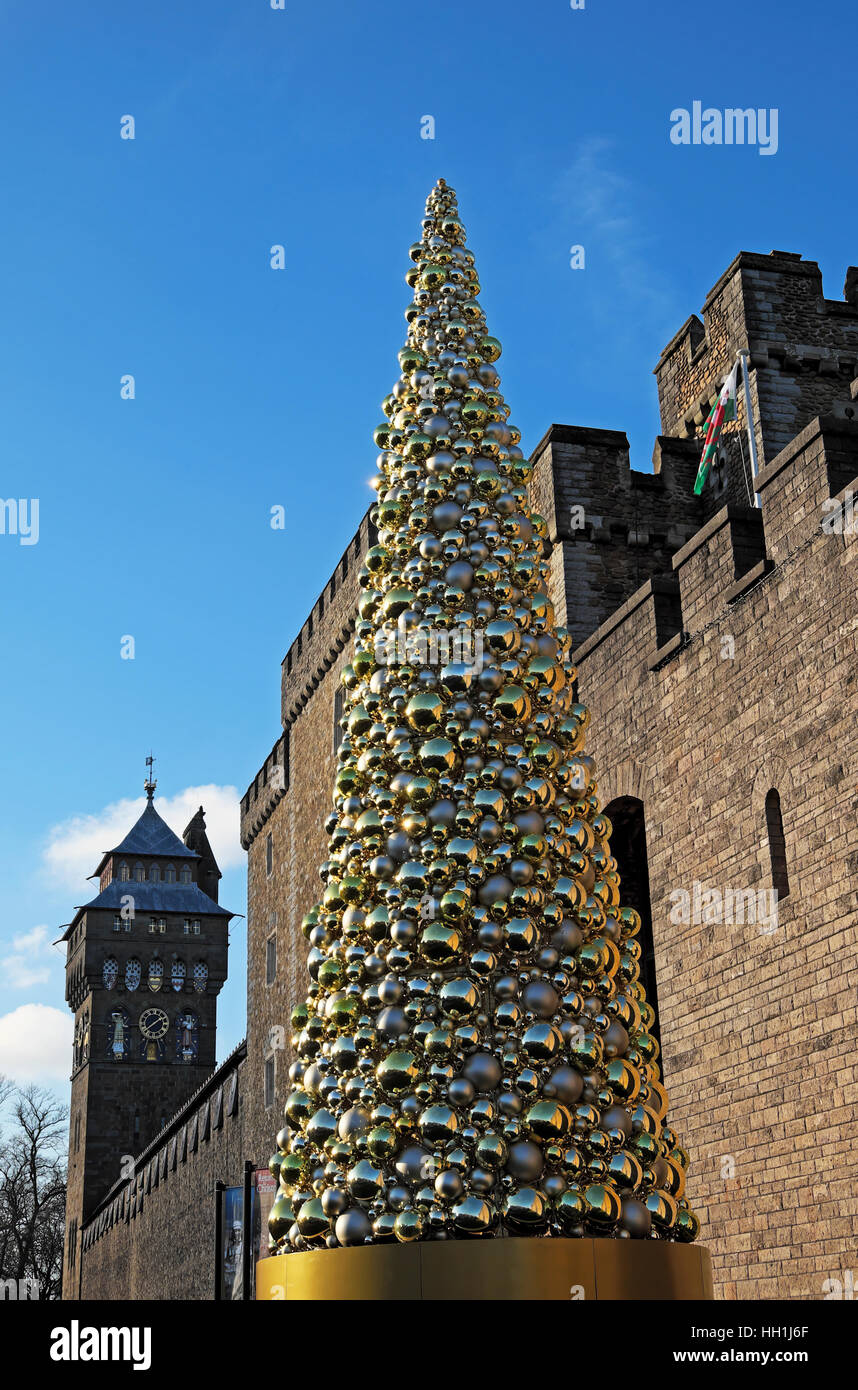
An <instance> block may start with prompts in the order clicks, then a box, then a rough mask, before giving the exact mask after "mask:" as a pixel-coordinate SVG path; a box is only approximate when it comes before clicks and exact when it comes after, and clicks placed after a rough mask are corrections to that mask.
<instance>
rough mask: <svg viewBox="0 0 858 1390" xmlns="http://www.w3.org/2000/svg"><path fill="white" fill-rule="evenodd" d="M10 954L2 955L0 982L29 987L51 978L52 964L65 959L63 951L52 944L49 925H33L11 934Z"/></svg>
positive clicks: (6, 985)
mask: <svg viewBox="0 0 858 1390" xmlns="http://www.w3.org/2000/svg"><path fill="white" fill-rule="evenodd" d="M10 944H11V950H10V952H9V954H8V955H5V956H0V986H5V987H6V988H7V989H29V988H30V987H31V986H32V985H43V984H46V983H47V981H48V980H50V978H51V974H52V971H51V965H54V966H55V967H56V966H57V965H58V964H60V963H61V962H62V959H63V954H64V953H63V952H58V951H57V950H56V949H55V948H54V947H53V946H52V945H51V933H50V931H49V929H48V928H47V927H33V928H32V929H31V930H30V931H26V932H19V933H18V935H17V936H13V937H12V941H11V943H10Z"/></svg>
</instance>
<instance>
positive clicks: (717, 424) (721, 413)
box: [694, 362, 739, 494]
mask: <svg viewBox="0 0 858 1390" xmlns="http://www.w3.org/2000/svg"><path fill="white" fill-rule="evenodd" d="M738 370H739V363H738V362H736V363H735V365H734V367H733V370H732V372H731V373H730V375H729V376H728V378H727V380H726V381H725V382H724V385H723V386H722V387H721V394H720V396H719V397H718V399H717V401H716V402H715V404H714V405H713V407H712V409H711V411H710V412H709V419H708V420H707V421H706V440H705V443H704V445H703V453H702V454H701V455H700V467H699V468H698V470H697V477H696V478H695V480H694V491H695V493H697V494H699V493H701V492H702V491H703V484H704V483H705V482H706V475H707V473H708V472H709V467H710V465H711V463H712V460H713V459H714V457H715V450H716V449H717V448H718V440H719V439H720V437H721V430H722V427H723V425H724V421H725V420H735V418H736V375H737V373H738Z"/></svg>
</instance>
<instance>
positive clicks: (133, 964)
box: [125, 956, 141, 990]
mask: <svg viewBox="0 0 858 1390" xmlns="http://www.w3.org/2000/svg"><path fill="white" fill-rule="evenodd" d="M140 975H141V970H140V962H139V960H138V959H137V957H136V956H132V957H131V959H130V960H128V961H126V962H125V988H126V989H127V990H135V989H137V988H138V987H139V985H140Z"/></svg>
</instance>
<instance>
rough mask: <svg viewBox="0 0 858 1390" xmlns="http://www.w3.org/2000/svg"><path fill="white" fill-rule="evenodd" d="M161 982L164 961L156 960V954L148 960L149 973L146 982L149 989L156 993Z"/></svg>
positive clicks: (162, 979)
mask: <svg viewBox="0 0 858 1390" xmlns="http://www.w3.org/2000/svg"><path fill="white" fill-rule="evenodd" d="M163 983H164V962H163V961H162V960H158V957H157V956H154V957H153V958H152V960H150V962H149V974H148V984H149V988H150V989H151V991H152V993H153V994H157V993H158V990H159V989H160V988H161V986H162V984H163Z"/></svg>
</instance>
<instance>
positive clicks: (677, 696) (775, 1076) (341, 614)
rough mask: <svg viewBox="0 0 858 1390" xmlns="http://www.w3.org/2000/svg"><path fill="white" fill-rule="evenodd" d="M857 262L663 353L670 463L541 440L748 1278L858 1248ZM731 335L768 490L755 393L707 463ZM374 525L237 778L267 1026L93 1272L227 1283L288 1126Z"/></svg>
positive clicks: (112, 1204) (714, 1201)
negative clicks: (309, 930) (827, 510)
mask: <svg viewBox="0 0 858 1390" xmlns="http://www.w3.org/2000/svg"><path fill="white" fill-rule="evenodd" d="M856 284H858V271H853V270H850V271H849V272H848V275H847V289H846V299H845V301H843V302H838V301H833V300H829V299H825V298H824V296H823V293H822V284H821V279H820V276H819V269H818V267H817V266H816V264H815V262H812V261H803V260H802V259H801V257H799V256H796V255H794V254H791V253H785V252H773V253H772V254H771V255H770V256H766V255H757V254H751V253H747V252H742V253H740V254H739V255H738V256H737V257H736V259H735V260H734V261H733V262H732V264H731V265H730V266H729V267H728V268H727V270H726V271H725V272H724V274H723V275H722V276H721V277H720V279H719V280H718V282H717V283H716V285H715V287H714V288H713V290H712V291H711V292H710V294H709V295H708V296H707V298H706V302H705V304H704V308H703V311H702V319H700V318H698V317H696V316H692V317H691V318H690V319H689V320H688V321H687V322H686V324H685V325H684V326H683V328H682V329H680V331H679V333H678V334H677V335H676V336H675V338H674V339H673V340H672V341H671V343H670V344H668V346H667V348H666V349H665V351H664V353H663V354H662V356H661V358H660V360H659V363H658V366H657V367H656V378H657V382H658V391H659V401H660V407H661V428H662V434H661V436H660V437H659V438H658V440H657V441H656V444H655V450H654V455H653V464H654V472H653V473H644V472H639V471H636V470H634V469H632V468H631V467H630V466H629V453H628V443H627V440H626V436H625V435H624V434H623V433H621V432H620V431H612V430H601V429H598V430H597V429H586V428H580V427H573V426H568V425H562V424H556V425H552V426H551V427H550V428H549V429H548V431H547V432H546V434H545V436H544V438H543V439H542V440H541V442H540V443H539V444H538V445H537V447H536V449H535V450H534V453H533V456H532V457H533V461H534V464H535V469H534V474H533V478H532V482H531V486H530V494H531V502H532V505H533V507H534V509H535V510H537V511H539V512H541V513H542V514H543V515H544V516H545V517H546V519H547V521H548V527H549V534H550V538H551V542H552V551H551V557H550V563H551V579H550V589H551V597H552V600H553V602H554V604H555V608H556V612H557V617H558V621H560V622H565V623H566V625H567V626H568V627H569V628H570V630H571V631H572V632H573V634H574V640H575V642H576V644H577V653H576V664H577V667H578V689H579V697H580V698H581V699H582V700H583V701H584V703H585V704H587V705H588V706H589V707H590V710H591V714H592V720H591V725H590V731H589V734H588V744H587V746H588V750H589V751H590V752H591V753H593V755H594V756H595V759H596V766H597V769H598V772H599V783H600V797H601V800H602V803H603V805H604V806H606V808H607V812H608V815H609V816H613V817H614V818H615V820H616V823H617V825H618V826H619V825H627V824H628V823H629V822H628V813H629V808H630V807H631V808H635V807H637V808H642V815H643V821H644V823H645V838H646V862H645V864H644V865H643V866H641V865H639V864H638V865H636V866H634V869H635V871H634V872H631V871H630V872H629V873H628V874H627V882H633V881H635V882H637V883H638V885H642V884H644V883H645V881H646V878H647V873H645V872H641V870H642V868H643V869H644V870H648V879H649V896H650V903H651V916H652V954H653V957H654V966H655V972H656V977H657V993H658V1003H659V1015H660V1032H661V1040H662V1045H663V1066H664V1072H665V1080H666V1084H667V1087H668V1092H669V1095H670V1098H671V1119H672V1123H673V1124H674V1126H675V1128H676V1130H677V1132H678V1133H679V1134H680V1136H681V1140H682V1142H683V1143H684V1145H685V1147H686V1148H687V1149H688V1152H689V1154H690V1156H691V1168H690V1174H689V1182H688V1194H689V1198H690V1200H691V1203H692V1205H693V1206H694V1207H695V1208H696V1209H697V1210H698V1211H699V1212H700V1214H701V1217H702V1220H703V1230H702V1235H701V1239H702V1240H703V1242H705V1244H706V1245H708V1246H709V1248H710V1249H711V1251H712V1254H713V1259H714V1265H715V1277H716V1296H717V1297H720V1298H725V1299H733V1298H771V1297H785V1298H794V1299H817V1298H822V1297H824V1285H825V1281H826V1280H828V1279H838V1278H840V1279H841V1280H842V1279H843V1271H844V1270H847V1269H852V1270H854V1268H855V1253H854V1252H855V1249H856V1237H858V1197H856V1194H858V1158H856V1156H855V1146H854V1143H853V1142H852V1135H853V1134H854V1132H855V1126H856V1121H858V1066H856V1063H855V1037H856V1031H857V1030H858V1002H856V1001H858V988H856V987H858V896H856V874H858V829H856V822H857V821H858V789H856V785H855V771H854V769H855V767H856V765H858V758H856V753H858V749H856V738H858V736H856V733H855V730H856V728H858V660H856V634H858V617H856V613H855V592H856V579H858V567H856V555H858V539H856V536H855V535H854V534H852V533H850V532H848V531H847V532H841V533H838V532H835V531H829V532H824V531H823V530H822V525H821V523H822V518H823V515H824V505H825V503H826V501H828V500H829V499H831V498H833V497H841V498H842V497H844V496H845V494H846V492H847V490H848V488H849V486H850V484H851V485H852V487H853V489H854V490H858V476H856V475H858V425H856V423H855V421H856V414H855V412H856V408H858V407H856V403H855V401H856V396H858V385H855V384H854V382H855V378H856V376H858V368H856V354H858V292H856V288H855V287H856ZM740 347H745V348H748V349H749V350H750V354H751V391H752V399H753V402H754V407H755V411H756V415H757V444H758V449H759V452H760V459H761V464H762V471H761V474H760V477H759V479H758V490H759V493H760V498H761V503H762V506H761V509H760V510H757V509H754V508H752V507H751V506H750V505H749V503H750V502H752V501H753V498H752V497H751V498H749V493H748V486H747V481H746V473H745V472H744V471H743V438H742V431H743V430H744V426H745V420H744V400H743V396H742V394H741V393H740V396H739V412H740V413H739V420H738V421H737V422H736V424H735V425H730V426H728V428H727V431H726V433H725V464H724V468H723V477H722V478H721V480H720V481H719V480H718V479H715V482H714V485H712V486H707V488H706V490H705V491H704V493H703V495H702V496H701V497H695V496H694V494H693V491H692V488H693V481H694V476H695V473H696V470H697V463H698V460H699V456H700V448H701V439H700V436H701V433H702V428H703V425H704V423H705V420H706V416H707V414H708V412H709V409H710V407H711V404H712V402H713V400H714V399H715V397H716V396H717V393H718V390H719V388H720V386H721V382H722V380H723V376H724V374H725V373H726V371H727V370H728V369H729V367H730V365H731V364H732V361H733V360H734V358H735V353H736V350H737V349H738V348H740ZM744 452H745V455H746V454H747V446H746V444H745V445H744ZM744 463H745V465H746V463H747V459H746V458H745V460H744ZM575 509H578V510H575ZM373 540H374V537H373V536H372V535H371V530H370V525H369V520H368V517H364V519H363V521H362V522H361V525H360V527H359V529H358V532H357V533H356V535H355V536H354V537H353V539H352V540H351V541H350V542H349V545H348V546H347V548H346V551H345V553H344V555H343V557H342V560H341V562H340V564H339V565H338V566H337V569H336V571H335V573H334V575H333V576H332V577H331V580H330V581H329V582H328V584H327V585H326V586H325V588H324V590H323V591H322V593H321V594H320V596H319V599H318V600H317V602H316V604H315V605H314V607H313V610H312V613H311V614H310V615H309V616H308V619H307V621H306V623H305V624H304V626H303V628H302V629H301V632H300V633H299V635H298V636H297V637H296V639H295V641H294V642H293V643H292V646H291V647H290V649H289V652H288V653H287V656H286V658H285V660H284V662H283V670H282V694H281V711H280V713H281V727H280V729H279V731H278V733H277V738H276V741H275V742H274V743H273V747H272V748H271V751H270V753H269V754H268V756H267V757H266V759H265V762H264V763H263V765H262V766H261V767H260V769H259V771H258V772H257V774H256V776H255V777H254V779H253V782H252V783H251V785H250V786H249V787H248V790H247V792H246V794H245V796H244V797H243V798H242V803H241V835H242V843H243V844H244V846H245V848H246V849H247V851H248V952H247V954H248V1041H247V1052H246V1060H243V1057H244V1054H243V1053H241V1054H240V1056H239V1060H238V1064H237V1065H236V1066H235V1068H234V1072H235V1075H236V1077H237V1078H238V1085H237V1093H236V1094H237V1109H236V1110H235V1111H233V1112H230V1110H229V1106H228V1105H227V1104H226V1102H224V1107H223V1114H224V1118H223V1122H222V1124H221V1126H220V1127H219V1128H214V1127H210V1130H209V1137H208V1138H206V1139H203V1140H201V1141H199V1142H198V1144H197V1149H196V1151H194V1153H193V1155H191V1153H190V1151H188V1157H187V1158H186V1159H185V1160H184V1161H182V1160H181V1153H182V1143H183V1140H182V1138H181V1136H182V1134H183V1133H184V1134H185V1137H186V1139H187V1137H188V1135H189V1134H190V1132H191V1127H192V1125H193V1116H194V1115H197V1125H198V1131H197V1132H198V1134H199V1133H200V1132H201V1131H200V1129H199V1125H200V1115H201V1114H202V1112H203V1111H204V1109H205V1106H206V1104H207V1103H208V1102H209V1101H210V1100H211V1098H212V1095H214V1094H215V1093H216V1092H217V1091H218V1089H220V1088H221V1087H223V1090H224V1093H225V1092H226V1091H227V1090H228V1085H229V1077H228V1075H227V1072H228V1071H229V1069H230V1066H231V1065H232V1064H231V1063H227V1064H225V1065H226V1071H224V1069H221V1072H218V1073H214V1076H213V1078H212V1085H213V1090H212V1091H211V1092H206V1090H205V1088H204V1089H203V1090H202V1091H201V1092H200V1093H199V1095H198V1097H197V1098H196V1099H195V1098H192V1099H191V1101H190V1102H189V1103H188V1105H187V1106H186V1107H184V1108H183V1109H182V1110H181V1111H179V1113H178V1114H177V1115H176V1116H175V1117H174V1118H173V1119H172V1120H171V1121H170V1122H169V1123H168V1125H167V1128H166V1129H165V1131H164V1134H163V1138H159V1139H158V1140H157V1141H155V1143H154V1144H153V1145H152V1146H150V1148H149V1149H147V1150H145V1151H144V1153H143V1154H142V1155H140V1158H139V1160H138V1163H139V1167H138V1168H137V1169H136V1170H135V1175H134V1179H133V1183H132V1184H130V1185H129V1186H127V1187H126V1189H125V1191H124V1195H123V1192H120V1191H118V1190H115V1191H114V1192H113V1193H111V1194H108V1198H107V1200H106V1201H105V1202H104V1203H102V1204H101V1206H100V1207H99V1208H98V1209H97V1210H96V1212H95V1213H94V1215H93V1218H92V1220H91V1221H90V1222H89V1223H88V1224H87V1225H86V1226H85V1227H84V1230H83V1240H82V1245H83V1250H82V1253H81V1269H80V1271H79V1275H78V1277H79V1278H80V1280H81V1285H80V1287H81V1293H82V1296H84V1297H93V1298H94V1297H105V1298H109V1297H124V1296H129V1295H128V1293H127V1291H128V1290H133V1293H132V1294H131V1295H130V1296H134V1297H175V1298H181V1297H200V1298H204V1297H210V1296H211V1291H210V1289H209V1288H207V1287H206V1282H205V1279H204V1278H202V1276H201V1277H200V1278H199V1279H198V1278H197V1275H196V1274H195V1272H194V1271H195V1269H198V1268H199V1269H208V1268H210V1262H209V1245H208V1242H209V1240H210V1236H211V1227H210V1226H207V1225H206V1222H208V1221H209V1220H210V1216H211V1212H212V1207H211V1191H212V1185H213V1182H214V1178H215V1177H217V1176H220V1177H222V1178H224V1180H232V1181H236V1182H237V1181H240V1174H241V1169H242V1165H243V1161H244V1159H245V1158H248V1157H253V1158H255V1159H256V1160H257V1161H258V1163H260V1164H264V1163H266V1162H267V1159H268V1156H269V1154H270V1153H271V1151H272V1149H273V1147H274V1137H275V1135H276V1133H277V1130H278V1129H279V1128H280V1127H281V1125H282V1123H283V1119H282V1108H283V1102H284V1099H285V1094H286V1091H287V1089H288V1082H287V1078H286V1070H287V1067H288V1064H289V1061H290V1057H289V1050H288V1037H289V1032H290V1028H289V1015H290V1012H291V1008H292V1005H293V1004H294V1003H295V1002H296V1001H297V1000H299V999H301V998H303V996H304V994H305V992H306V989H305V981H306V977H305V960H306V953H307V944H306V942H305V940H304V938H303V936H302V935H301V932H300V922H301V919H302V917H303V915H304V914H305V912H306V911H307V910H308V909H309V907H310V906H312V904H313V903H314V902H315V901H316V900H317V898H318V896H319V891H320V881H319V878H318V872H317V870H318V864H319V863H320V862H321V861H322V860H323V859H324V857H325V852H326V843H327V842H326V836H325V833H324V829H323V822H324V820H325V817H326V816H327V814H328V813H329V810H330V807H331V788H332V786H333V777H334V770H335V754H334V749H335V730H334V724H335V716H336V698H337V690H338V684H339V683H338V678H339V672H340V670H341V668H342V666H343V665H344V664H345V662H346V661H347V660H348V657H349V649H350V642H351V635H352V631H353V621H354V614H355V609H356V602H357V596H358V585H357V570H358V568H359V566H360V564H361V561H362V559H363V555H364V553H365V552H366V550H367V548H368V546H369V545H370V544H371V543H372V541H373ZM773 792H777V793H778V797H779V802H780V810H781V815H782V824H783V844H782V845H781V846H780V847H779V846H778V845H777V844H775V843H773V838H774V831H773V824H774V822H773V820H772V813H771V806H772V797H771V794H772V793H773ZM641 840H642V837H641ZM627 841H628V842H629V843H631V839H630V838H629V837H628V836H627ZM617 843H620V837H619V836H618V837H617ZM621 871H622V865H621ZM784 875H785V878H784ZM776 877H777V878H778V880H779V881H780V884H781V888H783V887H784V886H785V884H786V886H788V890H789V891H788V894H786V895H782V896H781V897H780V900H779V901H778V903H777V923H776V928H775V930H771V925H772V924H771V922H770V921H769V920H767V919H764V918H762V917H760V918H757V919H754V914H753V912H750V909H749V910H748V911H747V912H744V920H738V916H739V914H732V918H731V919H730V920H728V917H730V914H727V913H726V912H724V911H720V916H719V910H718V895H720V897H721V902H722V904H723V901H724V895H725V894H726V893H727V892H728V891H730V890H733V891H734V892H744V891H746V890H747V891H752V892H753V894H754V902H759V901H763V899H762V898H761V897H760V895H761V894H769V893H770V891H771V889H772V888H773V887H774V886H775V878H776ZM695 884H696V885H697V890H696V891H697V896H698V900H699V898H700V895H701V894H703V893H704V892H706V893H709V895H710V896H709V899H707V901H708V902H709V903H710V910H708V911H707V913H699V912H692V913H691V914H690V916H689V917H688V920H682V917H681V914H679V915H678V914H677V910H676V902H677V894H679V893H681V892H682V890H685V891H686V892H687V893H688V894H689V897H690V899H691V901H692V902H693V901H694V897H693V894H694V892H695ZM639 891H640V889H639ZM713 900H714V904H715V906H714V909H713V908H712V907H711V904H712V902H713ZM766 900H768V899H766ZM743 901H746V902H747V901H748V899H744V900H743ZM749 915H750V916H751V920H748V917H749ZM207 1084H208V1083H207ZM211 1113H212V1112H211V1110H209V1114H211ZM174 1139H176V1141H177V1142H176V1151H175V1156H174V1151H173V1141H174ZM174 1157H175V1167H174V1166H173V1165H174ZM164 1173H166V1177H164ZM141 1190H142V1207H141V1206H140V1195H141ZM134 1192H136V1193H137V1202H138V1205H137V1210H136V1214H134V1215H131V1216H130V1217H129V1216H128V1213H129V1212H130V1211H131V1206H130V1205H129V1204H130V1203H132V1202H133V1194H134ZM123 1202H124V1203H125V1204H126V1205H125V1207H124V1213H125V1214H124V1215H123ZM207 1277H208V1276H206V1278H207Z"/></svg>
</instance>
